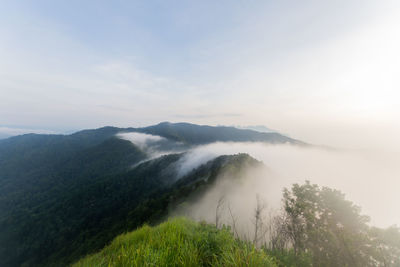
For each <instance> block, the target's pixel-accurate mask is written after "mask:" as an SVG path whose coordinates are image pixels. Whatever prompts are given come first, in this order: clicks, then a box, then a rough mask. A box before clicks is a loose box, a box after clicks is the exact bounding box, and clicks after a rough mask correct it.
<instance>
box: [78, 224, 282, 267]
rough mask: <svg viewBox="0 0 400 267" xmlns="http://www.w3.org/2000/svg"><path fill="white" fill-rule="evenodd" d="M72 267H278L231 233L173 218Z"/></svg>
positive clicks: (128, 236)
mask: <svg viewBox="0 0 400 267" xmlns="http://www.w3.org/2000/svg"><path fill="white" fill-rule="evenodd" d="M73 266H75V267H83V266H85V267H86V266H90V267H92V266H107V267H108V266H157V267H158V266H160V267H161V266H276V265H275V263H274V261H273V259H272V258H271V257H269V256H268V255H267V254H265V252H263V251H262V250H258V249H256V248H254V246H252V245H251V244H248V243H245V242H242V241H239V240H236V239H235V238H234V237H233V236H232V234H231V233H230V232H229V230H228V229H221V230H219V229H217V228H215V226H212V225H208V224H205V223H197V222H194V221H191V220H188V219H186V218H173V219H170V220H168V221H167V222H164V223H162V224H160V225H159V226H157V227H150V226H143V227H141V228H139V229H138V230H136V231H133V232H130V233H127V234H123V235H120V236H118V237H117V238H115V239H114V241H113V242H112V243H111V244H110V245H109V246H107V247H105V248H104V249H103V250H102V251H100V252H98V253H96V254H93V255H89V256H87V257H85V258H83V259H81V260H80V261H79V262H77V263H75V264H74V265H73Z"/></svg>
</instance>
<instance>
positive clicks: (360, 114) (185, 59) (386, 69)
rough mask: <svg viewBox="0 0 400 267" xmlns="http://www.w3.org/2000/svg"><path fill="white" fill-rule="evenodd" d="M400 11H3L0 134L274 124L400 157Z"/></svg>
mask: <svg viewBox="0 0 400 267" xmlns="http://www.w3.org/2000/svg"><path fill="white" fill-rule="evenodd" d="M398 47H400V2H399V1H390V0H388V1H370V0H364V1H362V0H358V1H356V0H352V1H344V0H343V1H342V0H339V1H253V0H252V1H223V0H221V1H112V2H110V1H75V0H72V1H50V0H48V1H42V0H36V1H28V0H25V1H24V0H21V1H8V0H2V1H0V101H1V105H0V130H1V129H3V130H5V131H8V132H21V129H30V130H31V129H36V130H37V131H40V132H70V131H73V130H79V129H85V128H97V127H101V126H105V125H113V126H119V127H128V126H133V127H137V126H146V125H151V124H154V123H158V122H161V121H171V122H179V121H186V122H192V123H198V124H208V125H265V126H267V127H269V128H271V129H275V130H278V131H280V132H282V133H284V134H286V135H289V136H291V137H294V138H297V139H300V140H303V141H305V142H309V143H313V144H323V145H328V146H334V147H341V148H347V149H384V150H388V151H400V142H399V141H398V140H397V139H398V138H397V137H398V136H399V134H400V105H399V104H398V102H399V99H400V93H399V91H400V90H399V89H400V66H399V64H400V63H399V62H400V50H399V49H398Z"/></svg>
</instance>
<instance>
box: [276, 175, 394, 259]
mask: <svg viewBox="0 0 400 267" xmlns="http://www.w3.org/2000/svg"><path fill="white" fill-rule="evenodd" d="M283 200H284V210H285V213H284V215H283V216H284V218H285V219H284V220H281V222H282V223H283V227H282V228H281V229H282V234H283V235H286V236H287V237H288V240H289V241H290V244H291V245H292V247H293V251H294V254H295V255H301V253H311V255H312V262H313V265H315V266H377V265H379V266H380V265H382V266H397V265H396V263H397V264H398V259H399V258H400V254H399V249H400V246H399V242H400V238H399V237H400V233H399V231H398V229H395V228H391V229H387V230H382V229H378V228H370V227H369V226H368V224H367V223H368V221H369V218H368V217H366V216H363V215H361V214H360V208H359V207H357V206H355V205H354V204H353V203H352V202H350V201H348V200H346V199H345V197H344V194H343V193H341V192H340V191H338V190H334V189H330V188H327V187H322V188H320V187H319V186H317V185H315V184H310V183H309V182H308V181H307V182H306V183H305V184H303V185H298V184H294V185H293V186H292V189H291V190H288V189H285V190H284V197H283ZM387 232H391V234H392V235H395V236H396V237H394V238H393V239H389V238H388V235H387Z"/></svg>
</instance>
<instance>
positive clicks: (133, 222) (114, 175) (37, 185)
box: [0, 127, 254, 266]
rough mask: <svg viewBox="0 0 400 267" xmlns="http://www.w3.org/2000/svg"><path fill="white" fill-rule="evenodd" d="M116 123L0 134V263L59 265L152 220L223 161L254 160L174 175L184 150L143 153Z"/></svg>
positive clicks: (238, 165)
mask: <svg viewBox="0 0 400 267" xmlns="http://www.w3.org/2000/svg"><path fill="white" fill-rule="evenodd" d="M119 131H121V129H118V128H113V127H105V128H101V129H97V130H85V131H82V132H78V133H76V134H72V135H66V136H64V135H24V136H18V137H13V138H9V139H6V140H1V141H0V266H21V265H26V266H66V265H68V264H70V263H72V262H74V261H76V260H77V259H79V258H81V257H82V256H84V255H87V254H88V253H93V252H95V251H98V250H99V249H101V248H103V247H104V246H105V245H106V244H108V243H109V242H110V241H111V240H112V239H113V238H114V237H115V236H117V235H119V234H121V233H123V232H126V231H131V230H133V229H136V228H137V227H139V226H141V225H142V224H143V223H146V222H147V223H154V222H158V221H159V220H160V219H161V218H163V217H164V216H166V215H167V213H168V210H169V207H170V205H171V204H172V203H175V202H179V201H183V200H184V198H185V197H187V196H189V195H190V194H191V193H192V192H194V191H198V190H199V189H202V190H203V189H204V190H205V189H206V188H207V184H210V183H211V182H212V181H214V180H215V179H216V177H217V176H218V175H219V173H220V172H221V171H223V170H224V169H227V168H233V167H235V168H238V169H240V168H241V167H242V166H244V165H246V164H247V163H248V162H254V159H251V158H250V157H249V156H247V155H241V156H240V155H238V156H226V157H219V158H216V159H214V160H212V161H210V162H209V163H207V164H205V165H204V166H200V167H199V168H197V169H195V170H193V171H192V172H189V173H188V174H187V175H186V176H184V177H180V179H178V175H177V170H178V166H177V164H178V163H179V160H180V159H181V158H182V157H183V156H184V154H170V155H166V156H162V157H159V158H156V159H152V160H150V159H149V156H148V155H147V154H146V152H145V151H143V150H141V149H140V148H139V147H137V146H135V145H134V144H132V143H131V142H129V141H127V140H122V139H120V138H117V137H115V134H116V133H118V132H119ZM143 160H144V162H143ZM146 160H147V161H146ZM135 164H136V165H135ZM133 166H135V167H133Z"/></svg>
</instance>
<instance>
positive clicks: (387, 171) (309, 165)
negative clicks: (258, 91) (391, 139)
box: [119, 133, 400, 227]
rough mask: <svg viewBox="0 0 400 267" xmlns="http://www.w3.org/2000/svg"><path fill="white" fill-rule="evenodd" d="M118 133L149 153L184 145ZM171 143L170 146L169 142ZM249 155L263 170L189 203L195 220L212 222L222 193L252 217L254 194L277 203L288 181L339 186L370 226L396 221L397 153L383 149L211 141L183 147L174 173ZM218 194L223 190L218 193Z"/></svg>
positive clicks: (399, 181) (399, 213) (398, 221)
mask: <svg viewBox="0 0 400 267" xmlns="http://www.w3.org/2000/svg"><path fill="white" fill-rule="evenodd" d="M119 137H121V138H124V139H126V140H129V141H131V142H132V143H134V144H136V145H137V146H139V147H140V148H141V149H143V150H145V151H148V152H150V154H151V157H152V158H154V157H156V156H160V155H164V154H169V153H175V152H177V151H179V152H182V151H183V150H185V149H187V148H183V147H179V146H178V149H175V150H174V149H170V150H158V149H159V148H162V146H159V145H158V144H159V143H160V142H166V141H167V140H166V139H165V138H163V137H160V136H154V135H148V134H142V133H124V134H119ZM170 147H173V146H170ZM237 153H248V154H249V155H250V156H252V157H254V158H256V159H257V160H260V161H262V162H263V163H264V164H265V166H266V168H265V169H260V170H248V171H247V173H246V174H245V175H246V176H247V177H245V179H242V181H243V182H241V183H239V184H229V181H228V182H226V181H224V180H229V179H221V181H222V182H221V183H220V184H218V185H217V186H216V187H215V188H213V189H211V190H210V191H209V192H208V193H207V195H206V196H205V197H204V198H203V199H201V200H198V201H197V203H194V204H192V206H191V207H190V210H191V214H189V215H192V216H193V217H196V218H197V219H206V220H211V221H212V220H214V219H215V207H216V205H217V202H218V200H219V198H220V197H221V195H224V196H225V198H226V200H225V202H226V203H228V202H229V205H230V206H232V209H235V213H236V214H237V215H238V216H239V217H248V216H251V215H252V213H253V211H254V205H255V201H256V197H255V196H256V195H259V196H260V198H261V199H263V200H264V201H265V202H266V204H267V205H268V208H270V209H277V208H279V207H280V205H281V203H280V201H281V197H282V189H283V188H284V187H288V188H289V187H291V185H292V184H293V183H303V182H304V181H305V180H310V181H311V182H312V183H316V184H318V185H320V186H328V187H331V188H335V189H338V190H340V191H342V192H344V193H345V194H346V198H347V199H348V200H351V201H352V202H354V203H355V204H357V205H359V206H361V208H362V213H363V214H366V215H369V216H370V217H371V223H372V224H373V225H377V226H381V227H386V226H389V225H393V224H400V210H399V209H398V203H400V192H399V191H400V164H398V162H397V161H398V160H396V159H399V158H400V154H397V153H384V152H379V153H378V152H376V153H374V152H357V151H343V150H329V149H324V148H319V147H312V146H309V147H301V146H296V145H290V144H282V145H271V144H266V143H253V142H249V143H233V142H232V143H231V142H229V143H221V142H220V143H213V144H208V145H202V146H198V147H195V148H191V149H189V150H187V153H186V154H185V155H184V157H183V158H182V159H181V160H180V162H179V164H178V166H179V170H178V173H179V175H180V176H183V175H185V174H186V173H188V172H189V171H190V170H192V169H193V168H196V167H198V166H200V165H201V164H203V163H206V162H207V161H209V160H211V159H213V158H215V157H217V156H220V155H232V154H237ZM221 192H223V194H222V193H221Z"/></svg>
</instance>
